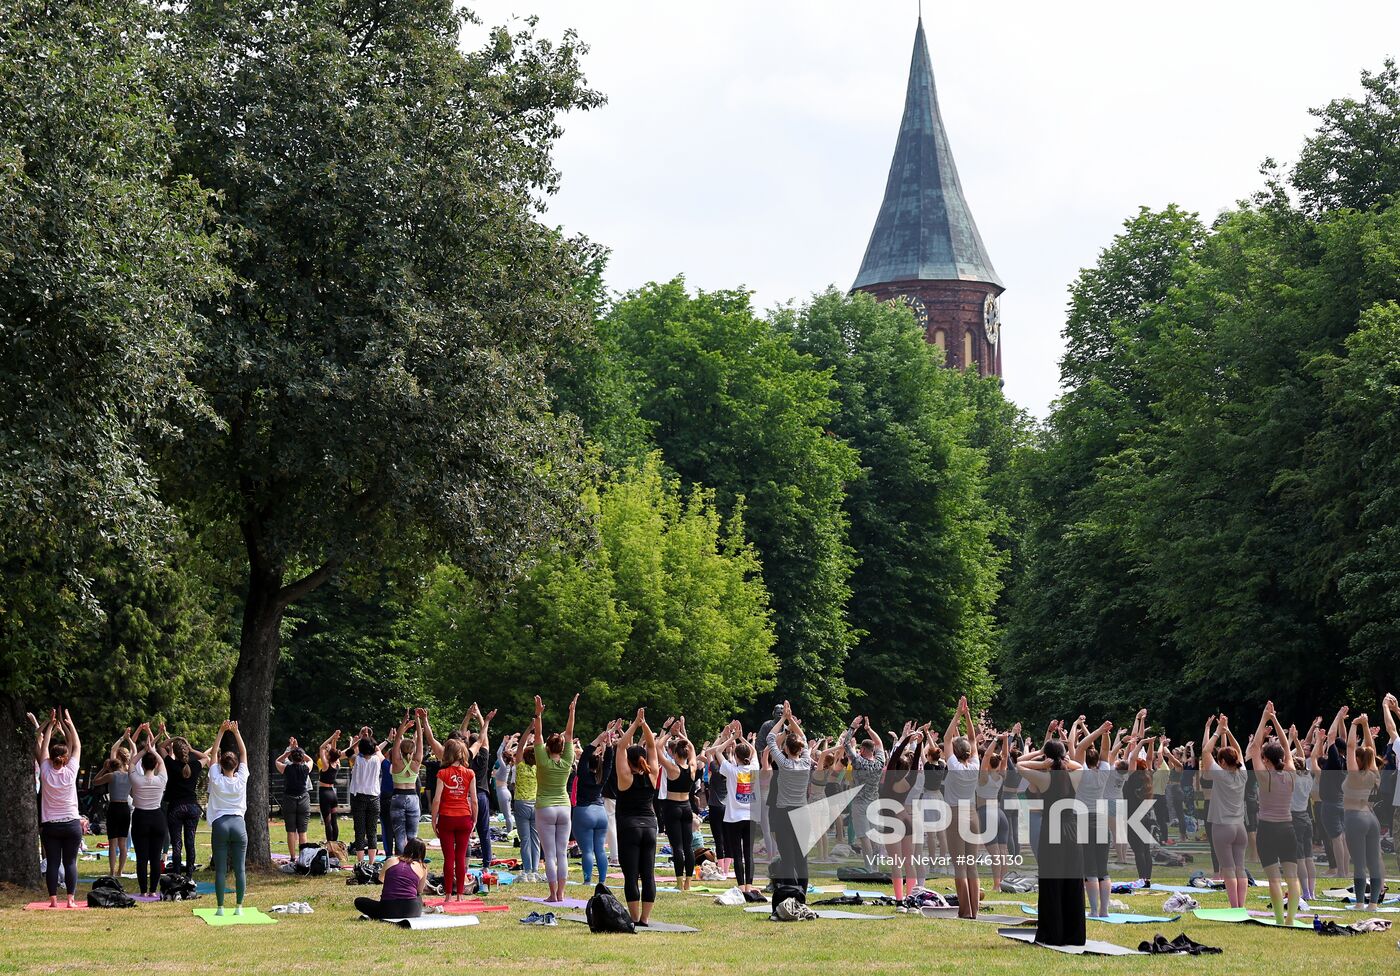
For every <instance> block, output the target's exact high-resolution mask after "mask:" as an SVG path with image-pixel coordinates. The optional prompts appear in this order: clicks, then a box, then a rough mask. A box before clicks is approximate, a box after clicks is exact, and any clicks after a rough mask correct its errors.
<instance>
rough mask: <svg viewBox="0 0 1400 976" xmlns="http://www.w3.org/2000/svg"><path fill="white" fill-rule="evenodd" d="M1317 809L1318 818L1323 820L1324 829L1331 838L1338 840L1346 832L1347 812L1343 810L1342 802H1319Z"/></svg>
mask: <svg viewBox="0 0 1400 976" xmlns="http://www.w3.org/2000/svg"><path fill="white" fill-rule="evenodd" d="M1317 811H1318V814H1319V817H1318V819H1319V820H1321V821H1322V830H1323V832H1324V833H1325V834H1326V835H1327V838H1328V839H1329V840H1336V839H1337V838H1338V837H1340V836H1342V834H1344V833H1346V827H1347V820H1346V814H1344V813H1343V812H1342V805H1341V804H1340V803H1319V804H1318V805H1317Z"/></svg>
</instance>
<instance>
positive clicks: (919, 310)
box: [892, 295, 928, 329]
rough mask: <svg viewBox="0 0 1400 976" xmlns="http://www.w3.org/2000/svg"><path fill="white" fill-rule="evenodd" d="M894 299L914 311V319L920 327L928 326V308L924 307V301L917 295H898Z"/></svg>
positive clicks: (925, 327)
mask: <svg viewBox="0 0 1400 976" xmlns="http://www.w3.org/2000/svg"><path fill="white" fill-rule="evenodd" d="M892 301H894V302H898V303H899V304H901V305H903V306H905V307H906V308H908V309H909V310H910V311H911V312H913V313H914V321H915V322H918V323H919V328H921V329H927V328H928V309H927V308H925V307H924V303H923V301H922V300H921V299H920V298H919V297H918V296H917V295H896V296H895V297H894V298H893V299H892Z"/></svg>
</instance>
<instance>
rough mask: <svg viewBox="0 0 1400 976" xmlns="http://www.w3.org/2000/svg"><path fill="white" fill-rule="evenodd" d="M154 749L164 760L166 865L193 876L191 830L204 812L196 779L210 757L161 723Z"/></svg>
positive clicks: (194, 829) (192, 837)
mask: <svg viewBox="0 0 1400 976" xmlns="http://www.w3.org/2000/svg"><path fill="white" fill-rule="evenodd" d="M156 748H157V749H158V750H160V753H161V757H162V758H163V759H164V760H165V774H166V782H165V825H166V829H167V831H168V832H169V838H170V862H169V864H168V865H167V866H168V867H170V868H172V869H173V870H174V871H175V872H176V873H181V872H183V873H184V875H185V877H187V878H193V877H194V869H195V851H194V840H195V831H196V829H197V828H198V827H199V821H200V818H201V817H202V816H203V815H204V811H203V810H202V809H200V806H199V795H198V790H199V780H200V776H201V774H203V772H204V770H205V769H207V768H208V767H209V765H210V764H211V762H212V761H213V757H212V756H211V755H209V753H207V752H200V751H199V750H198V749H196V748H194V747H193V746H192V745H190V742H189V740H188V739H186V738H185V737H184V736H182V735H177V736H175V737H174V738H173V739H172V738H170V737H169V736H168V735H167V734H166V731H165V723H163V722H162V723H161V725H160V737H159V738H158V739H157V740H156ZM182 853H183V854H184V864H183V866H182V865H181V854H182Z"/></svg>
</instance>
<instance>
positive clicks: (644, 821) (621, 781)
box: [616, 708, 661, 926]
mask: <svg viewBox="0 0 1400 976" xmlns="http://www.w3.org/2000/svg"><path fill="white" fill-rule="evenodd" d="M646 715H647V713H646V709H645V708H639V709H637V716H636V718H634V719H633V720H632V724H631V725H629V726H627V728H626V729H625V730H624V731H623V733H622V738H621V739H620V740H618V743H617V763H616V770H617V847H618V851H617V853H618V860H619V861H621V862H622V887H623V895H624V897H625V898H626V899H627V911H628V913H629V914H630V915H631V916H632V921H633V922H634V923H636V924H637V925H641V926H645V925H647V924H648V920H649V919H650V918H651V910H652V907H653V906H654V905H655V904H656V832H657V828H656V812H655V810H654V809H653V807H652V802H653V801H654V800H655V799H656V777H657V774H658V771H659V770H660V768H661V760H660V758H659V757H658V756H657V754H656V737H655V736H654V735H652V732H651V726H649V725H647V717H646ZM638 730H641V733H642V742H641V743H640V744H634V743H633V741H632V740H633V738H635V737H636V734H637V731H638Z"/></svg>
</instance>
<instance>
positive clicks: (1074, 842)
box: [1016, 735, 1086, 946]
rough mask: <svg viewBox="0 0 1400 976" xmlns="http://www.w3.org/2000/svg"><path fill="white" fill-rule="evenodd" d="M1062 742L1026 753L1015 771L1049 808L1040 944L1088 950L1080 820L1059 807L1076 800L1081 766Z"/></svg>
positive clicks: (1044, 820) (1049, 741)
mask: <svg viewBox="0 0 1400 976" xmlns="http://www.w3.org/2000/svg"><path fill="white" fill-rule="evenodd" d="M1066 753H1067V747H1066V745H1065V742H1064V740H1063V739H1057V738H1051V737H1050V736H1048V735H1047V737H1046V740H1045V744H1044V745H1043V746H1042V747H1041V748H1040V749H1039V750H1036V751H1032V752H1027V753H1025V754H1024V755H1022V757H1021V759H1020V760H1019V761H1018V762H1017V764H1016V768H1017V769H1018V770H1020V772H1021V775H1022V776H1024V777H1025V778H1026V781H1027V783H1029V784H1030V787H1031V789H1032V790H1034V791H1035V792H1036V793H1038V794H1039V796H1040V800H1041V802H1042V803H1043V804H1044V811H1045V812H1044V814H1043V816H1042V817H1041V818H1040V842H1039V844H1038V845H1037V847H1036V849H1037V850H1038V851H1039V852H1040V853H1039V857H1038V863H1039V868H1040V882H1039V884H1038V885H1037V888H1036V891H1037V895H1036V897H1037V899H1038V900H1037V904H1036V909H1037V911H1036V920H1035V941H1036V942H1038V943H1042V944H1044V945H1057V946H1074V945H1083V944H1084V940H1085V925H1084V875H1085V873H1086V872H1085V870H1084V864H1083V861H1082V858H1081V852H1082V847H1081V844H1080V842H1079V837H1078V836H1077V835H1076V825H1077V824H1078V822H1079V821H1078V818H1077V817H1075V816H1071V815H1069V814H1068V813H1065V812H1064V811H1063V810H1061V811H1059V815H1058V816H1057V815H1055V812H1056V811H1055V808H1056V806H1057V805H1063V804H1068V803H1072V802H1073V801H1074V800H1075V786H1076V783H1075V781H1076V780H1077V779H1078V774H1079V770H1080V768H1081V767H1080V765H1079V763H1077V762H1075V761H1074V760H1073V759H1070V758H1067V755H1066Z"/></svg>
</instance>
